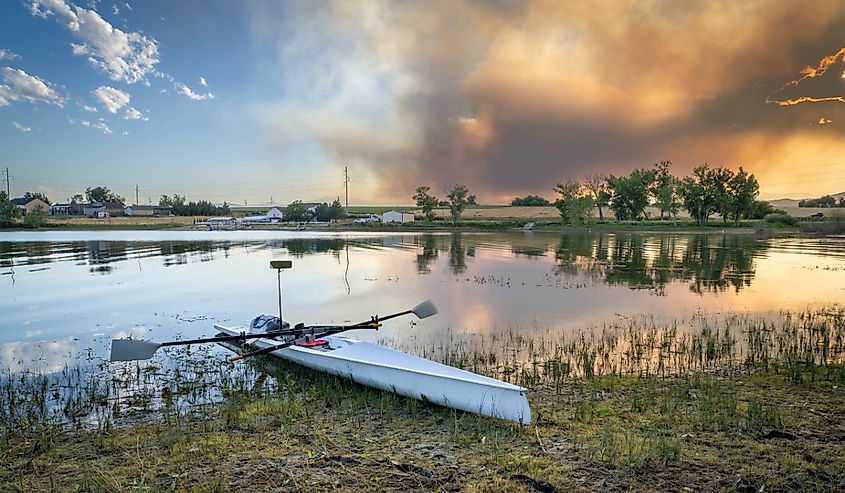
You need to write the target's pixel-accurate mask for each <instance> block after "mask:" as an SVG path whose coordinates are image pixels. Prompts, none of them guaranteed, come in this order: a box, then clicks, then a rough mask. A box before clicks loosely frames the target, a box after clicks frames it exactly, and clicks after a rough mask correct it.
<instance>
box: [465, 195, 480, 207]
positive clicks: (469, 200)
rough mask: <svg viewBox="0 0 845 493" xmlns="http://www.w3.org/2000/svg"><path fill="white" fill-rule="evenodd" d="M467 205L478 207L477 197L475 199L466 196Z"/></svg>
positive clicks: (473, 196)
mask: <svg viewBox="0 0 845 493" xmlns="http://www.w3.org/2000/svg"><path fill="white" fill-rule="evenodd" d="M467 205H478V197H476V196H475V195H468V196H467Z"/></svg>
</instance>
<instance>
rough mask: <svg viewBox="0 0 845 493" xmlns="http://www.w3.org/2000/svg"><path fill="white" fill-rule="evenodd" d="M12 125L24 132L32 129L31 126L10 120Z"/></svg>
mask: <svg viewBox="0 0 845 493" xmlns="http://www.w3.org/2000/svg"><path fill="white" fill-rule="evenodd" d="M12 126H13V127H15V128H16V129H18V130H20V131H21V132H24V133H26V132H31V131H32V128H30V127H25V126H23V125H21V124H20V123H18V122H15V121H13V122H12Z"/></svg>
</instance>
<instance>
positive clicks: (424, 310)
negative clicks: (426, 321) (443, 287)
mask: <svg viewBox="0 0 845 493" xmlns="http://www.w3.org/2000/svg"><path fill="white" fill-rule="evenodd" d="M411 311H412V312H413V313H414V315H416V316H417V317H419V318H428V317H430V316H432V315H437V307H436V306H434V303H432V302H431V300H425V301H423V302H422V303H420V304H419V305H417V306H415V307H414V308H412V309H411Z"/></svg>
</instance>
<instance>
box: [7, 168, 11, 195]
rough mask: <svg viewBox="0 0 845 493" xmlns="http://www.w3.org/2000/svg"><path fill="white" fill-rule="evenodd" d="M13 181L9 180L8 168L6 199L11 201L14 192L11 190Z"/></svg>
mask: <svg viewBox="0 0 845 493" xmlns="http://www.w3.org/2000/svg"><path fill="white" fill-rule="evenodd" d="M11 186H12V183H11V180H10V179H9V168H8V167H6V198H7V199H9V200H11V199H12V190H11Z"/></svg>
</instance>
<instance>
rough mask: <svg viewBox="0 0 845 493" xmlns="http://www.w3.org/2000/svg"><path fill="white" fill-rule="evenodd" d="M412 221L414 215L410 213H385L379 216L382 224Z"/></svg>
mask: <svg viewBox="0 0 845 493" xmlns="http://www.w3.org/2000/svg"><path fill="white" fill-rule="evenodd" d="M413 221H414V215H413V214H412V213H410V212H399V211H387V212H385V213H384V214H382V215H381V222H383V223H410V222H413Z"/></svg>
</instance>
